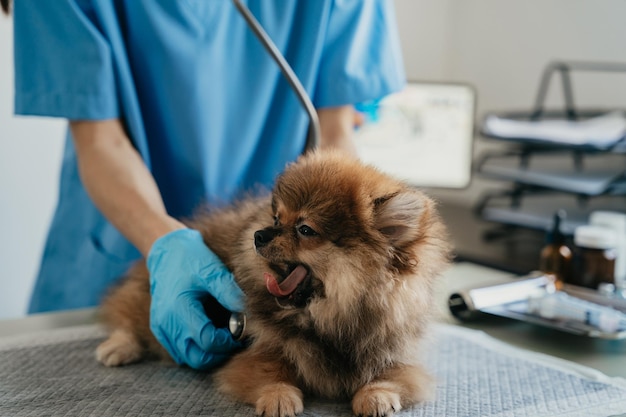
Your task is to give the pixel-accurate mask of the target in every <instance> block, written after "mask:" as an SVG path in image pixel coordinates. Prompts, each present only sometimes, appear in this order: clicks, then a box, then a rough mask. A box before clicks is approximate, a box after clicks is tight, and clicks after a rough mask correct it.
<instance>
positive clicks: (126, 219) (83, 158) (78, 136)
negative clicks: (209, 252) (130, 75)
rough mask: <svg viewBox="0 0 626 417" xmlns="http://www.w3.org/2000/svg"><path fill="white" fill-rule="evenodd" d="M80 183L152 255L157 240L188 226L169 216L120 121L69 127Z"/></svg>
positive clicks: (137, 245) (123, 230)
mask: <svg viewBox="0 0 626 417" xmlns="http://www.w3.org/2000/svg"><path fill="white" fill-rule="evenodd" d="M70 127H71V129H72V135H73V137H74V145H75V147H76V153H77V156H78V166H79V171H80V176H81V180H82V182H83V184H84V186H85V189H86V190H87V192H88V193H89V196H90V197H91V199H92V200H93V202H94V204H95V205H96V206H97V207H98V209H100V211H101V212H102V213H103V214H104V216H105V217H106V218H107V219H108V220H109V221H110V222H111V223H112V224H113V225H114V226H115V227H116V228H117V229H118V230H119V231H120V232H121V233H122V234H123V235H124V236H126V238H127V239H128V240H129V241H130V242H131V243H133V244H134V245H135V246H136V247H137V249H139V251H140V252H141V253H142V254H144V255H147V254H148V252H149V250H150V248H151V247H152V244H153V243H154V241H155V240H156V239H158V238H159V237H161V236H163V235H164V234H166V233H168V232H170V231H172V230H175V229H180V228H183V227H185V226H184V225H183V224H182V223H180V222H179V221H177V220H175V219H174V218H172V217H170V216H169V215H168V214H167V212H166V209H165V206H164V204H163V200H162V198H161V194H160V192H159V190H158V188H157V186H156V183H155V181H154V179H153V177H152V175H151V174H150V172H149V171H148V169H147V167H146V165H145V164H144V162H143V160H142V159H141V157H140V156H139V154H138V153H137V151H136V150H135V149H134V148H133V146H132V145H131V143H130V140H129V139H128V137H127V136H126V134H125V132H124V130H123V128H122V125H121V123H120V122H119V120H104V121H74V122H71V123H70Z"/></svg>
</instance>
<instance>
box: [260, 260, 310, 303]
mask: <svg viewBox="0 0 626 417" xmlns="http://www.w3.org/2000/svg"><path fill="white" fill-rule="evenodd" d="M272 269H273V270H274V271H272V272H265V273H264V274H263V278H264V279H265V287H266V288H267V291H268V292H269V293H270V294H272V295H273V296H274V297H276V300H277V302H278V304H279V305H280V306H281V307H304V306H305V305H306V303H307V302H308V300H309V299H310V298H311V296H312V295H313V285H312V278H311V274H310V272H309V270H308V269H307V268H306V267H305V266H304V265H300V264H297V265H290V266H288V267H287V269H286V270H285V271H284V272H283V271H282V270H281V269H279V268H278V267H273V268H272ZM276 271H281V272H280V273H277V272H276ZM277 276H278V278H277ZM283 277H284V278H283Z"/></svg>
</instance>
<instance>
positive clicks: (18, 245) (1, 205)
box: [0, 15, 64, 319]
mask: <svg viewBox="0 0 626 417" xmlns="http://www.w3.org/2000/svg"><path fill="white" fill-rule="evenodd" d="M12 30H13V29H12V21H11V19H9V18H6V17H4V16H2V15H0V319H1V318H8V317H18V316H22V315H24V314H25V313H26V306H27V302H28V298H29V295H30V291H31V288H32V285H33V279H34V276H35V274H36V272H37V268H38V266H39V258H40V256H41V251H42V249H43V239H44V237H45V233H46V230H47V227H48V223H49V222H50V219H51V216H52V210H53V208H54V204H55V202H56V198H57V179H58V174H59V168H60V162H61V156H62V144H63V132H64V123H63V122H61V121H59V120H47V119H42V118H28V117H13V116H12V113H13V66H12V65H13V64H12V62H13V47H12V37H13V34H12Z"/></svg>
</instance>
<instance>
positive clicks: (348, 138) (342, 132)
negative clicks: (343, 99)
mask: <svg viewBox="0 0 626 417" xmlns="http://www.w3.org/2000/svg"><path fill="white" fill-rule="evenodd" d="M317 114H318V117H319V120H320V128H321V136H322V137H321V143H320V148H321V149H329V148H333V149H340V150H342V151H344V152H345V153H346V154H347V155H351V156H354V157H356V155H357V152H356V147H355V145H354V140H353V133H354V124H355V120H356V111H355V110H354V107H352V106H340V107H328V108H321V109H317Z"/></svg>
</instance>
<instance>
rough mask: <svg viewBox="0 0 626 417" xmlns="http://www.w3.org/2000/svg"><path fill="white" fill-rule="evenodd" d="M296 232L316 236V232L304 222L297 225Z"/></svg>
mask: <svg viewBox="0 0 626 417" xmlns="http://www.w3.org/2000/svg"><path fill="white" fill-rule="evenodd" d="M298 233H300V234H301V235H302V236H318V233H317V232H316V231H315V230H313V229H311V228H310V227H309V226H307V225H306V224H303V225H302V226H300V227H298Z"/></svg>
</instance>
